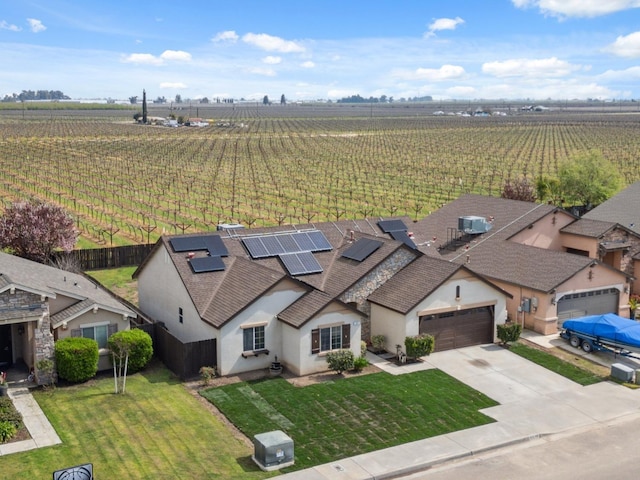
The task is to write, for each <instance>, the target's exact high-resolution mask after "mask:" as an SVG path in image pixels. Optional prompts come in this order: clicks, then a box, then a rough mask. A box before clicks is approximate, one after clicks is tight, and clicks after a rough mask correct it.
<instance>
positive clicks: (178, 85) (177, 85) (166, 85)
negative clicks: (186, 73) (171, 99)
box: [160, 82, 187, 90]
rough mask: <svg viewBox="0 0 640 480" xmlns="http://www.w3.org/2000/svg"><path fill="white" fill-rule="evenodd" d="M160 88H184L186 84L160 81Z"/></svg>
mask: <svg viewBox="0 0 640 480" xmlns="http://www.w3.org/2000/svg"><path fill="white" fill-rule="evenodd" d="M160 88H171V89H174V90H175V89H177V88H181V89H185V88H187V85H186V84H184V83H182V82H160Z"/></svg>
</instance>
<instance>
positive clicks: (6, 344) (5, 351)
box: [0, 325, 13, 368]
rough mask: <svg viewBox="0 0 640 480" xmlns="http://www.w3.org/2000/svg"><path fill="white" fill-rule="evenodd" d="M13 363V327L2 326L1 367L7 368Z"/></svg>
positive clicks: (0, 334) (0, 331)
mask: <svg viewBox="0 0 640 480" xmlns="http://www.w3.org/2000/svg"><path fill="white" fill-rule="evenodd" d="M12 363H13V352H12V350H11V325H0V367H2V368H6V367H9V366H11V364H12Z"/></svg>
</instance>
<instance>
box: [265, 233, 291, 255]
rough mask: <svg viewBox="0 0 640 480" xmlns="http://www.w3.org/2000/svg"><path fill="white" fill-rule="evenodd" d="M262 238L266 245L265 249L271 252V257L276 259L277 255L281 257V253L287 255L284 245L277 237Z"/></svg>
mask: <svg viewBox="0 0 640 480" xmlns="http://www.w3.org/2000/svg"><path fill="white" fill-rule="evenodd" d="M260 238H261V239H262V243H263V244H264V246H265V248H266V249H267V251H268V252H269V255H270V256H272V257H274V256H276V255H280V254H281V253H287V252H286V251H285V249H284V247H283V246H282V244H281V243H280V240H278V237H277V236H271V237H260Z"/></svg>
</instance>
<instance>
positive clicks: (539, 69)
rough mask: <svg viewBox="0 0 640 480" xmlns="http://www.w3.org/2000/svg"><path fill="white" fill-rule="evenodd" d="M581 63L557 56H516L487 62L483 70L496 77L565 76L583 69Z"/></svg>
mask: <svg viewBox="0 0 640 480" xmlns="http://www.w3.org/2000/svg"><path fill="white" fill-rule="evenodd" d="M581 69H583V67H582V66H581V65H573V64H571V63H569V62H566V61H564V60H558V58H556V57H551V58H541V59H530V58H515V59H511V60H505V61H503V62H487V63H484V64H483V65H482V71H483V72H484V73H486V74H488V75H493V76H495V77H534V78H540V77H563V76H566V75H569V74H570V73H572V72H575V71H577V70H581Z"/></svg>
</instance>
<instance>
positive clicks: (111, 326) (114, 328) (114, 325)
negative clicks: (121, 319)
mask: <svg viewBox="0 0 640 480" xmlns="http://www.w3.org/2000/svg"><path fill="white" fill-rule="evenodd" d="M117 331H118V324H117V323H110V324H109V327H108V332H107V336H108V337H110V336H111V335H113V334H114V333H116V332H117Z"/></svg>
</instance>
